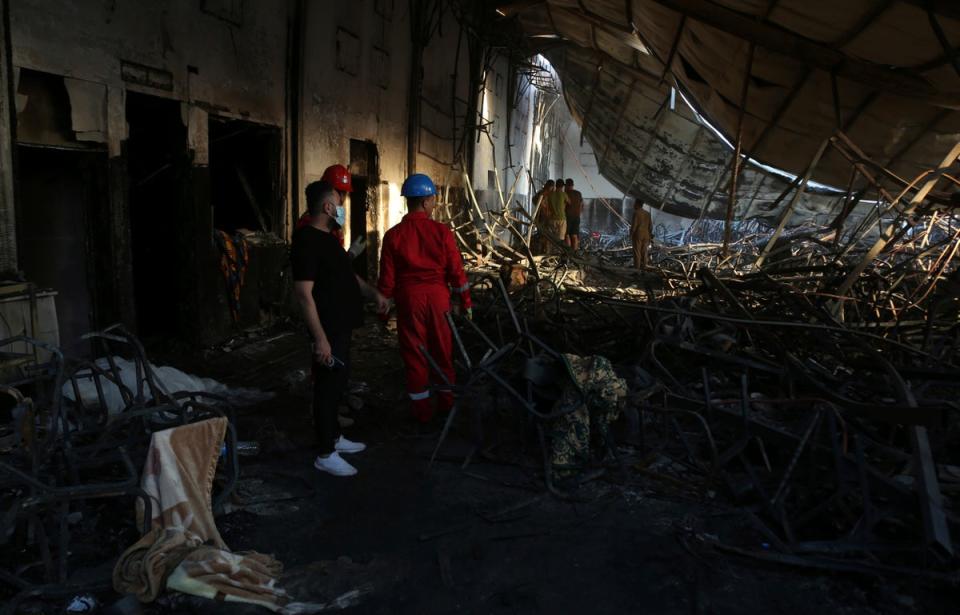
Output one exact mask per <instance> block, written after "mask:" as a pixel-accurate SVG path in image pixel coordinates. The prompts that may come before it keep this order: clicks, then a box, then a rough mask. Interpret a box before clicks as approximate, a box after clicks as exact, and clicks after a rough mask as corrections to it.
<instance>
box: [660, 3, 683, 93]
mask: <svg viewBox="0 0 960 615" xmlns="http://www.w3.org/2000/svg"><path fill="white" fill-rule="evenodd" d="M686 25H687V16H686V15H681V16H680V25H679V26H678V27H677V34H676V36H674V37H673V43H672V44H671V45H670V53H668V54H667V61H666V62H664V63H663V74H661V75H660V85H663V80H664V79H666V78H667V73H669V72H670V67H671V66H672V65H673V58H674V57H675V56H676V55H677V48H678V47H679V46H680V38H681V37H682V36H683V28H684V26H686Z"/></svg>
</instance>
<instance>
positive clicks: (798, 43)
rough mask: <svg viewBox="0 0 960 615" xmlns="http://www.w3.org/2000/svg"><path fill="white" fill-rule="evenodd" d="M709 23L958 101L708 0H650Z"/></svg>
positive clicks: (894, 88) (915, 92) (864, 78)
mask: <svg viewBox="0 0 960 615" xmlns="http://www.w3.org/2000/svg"><path fill="white" fill-rule="evenodd" d="M653 1H654V2H656V3H657V4H660V5H662V6H665V7H667V8H669V9H672V10H674V11H677V12H679V13H681V14H684V15H687V16H688V17H690V18H692V19H695V20H697V21H699V22H701V23H704V24H706V25H708V26H711V27H713V28H716V29H718V30H721V31H723V32H727V33H728V34H732V35H734V36H738V37H740V38H742V39H744V40H747V41H750V42H753V43H755V44H757V45H760V46H761V47H763V48H765V49H768V50H770V51H773V52H776V53H779V54H781V55H784V56H787V57H790V58H793V59H796V60H799V61H801V62H803V63H804V64H807V65H808V66H812V67H814V68H819V69H822V70H825V71H827V72H830V71H836V73H837V75H838V76H841V77H844V78H846V79H850V80H851V81H856V82H858V83H862V84H864V85H867V86H869V87H871V88H873V89H885V90H889V91H891V92H895V93H897V94H900V95H902V96H907V97H911V98H921V99H925V100H930V101H931V102H941V103H943V104H945V105H952V106H956V105H957V100H956V97H949V96H942V95H941V93H940V92H939V91H938V90H937V89H936V88H935V87H934V86H933V85H932V84H931V83H930V82H928V81H927V80H926V79H924V78H922V77H920V76H919V75H915V74H912V73H910V72H907V71H904V70H902V69H898V70H893V69H890V68H887V67H885V66H881V65H879V64H874V63H872V62H867V61H865V60H860V59H858V58H855V57H852V56H848V55H846V54H844V53H843V52H842V51H839V50H836V49H832V48H831V47H829V46H827V45H824V44H821V43H818V42H816V41H813V40H810V39H808V38H805V37H802V36H800V35H798V34H796V33H794V32H792V31H790V30H787V29H786V28H781V27H780V26H777V25H774V24H769V23H762V22H760V21H758V20H757V19H756V17H754V16H750V15H745V14H743V13H738V12H736V11H733V10H730V9H728V8H726V7H723V6H720V5H717V4H714V3H712V2H709V1H707V0H653Z"/></svg>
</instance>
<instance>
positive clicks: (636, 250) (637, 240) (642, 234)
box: [630, 201, 653, 269]
mask: <svg viewBox="0 0 960 615" xmlns="http://www.w3.org/2000/svg"><path fill="white" fill-rule="evenodd" d="M652 238H653V220H652V218H650V214H649V213H648V212H647V211H646V210H645V209H644V208H643V201H634V203H633V222H632V223H631V224H630V239H631V240H633V265H634V267H636V268H637V269H646V268H647V250H649V248H650V240H651V239H652Z"/></svg>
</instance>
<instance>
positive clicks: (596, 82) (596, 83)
mask: <svg viewBox="0 0 960 615" xmlns="http://www.w3.org/2000/svg"><path fill="white" fill-rule="evenodd" d="M594 73H595V74H594V76H593V84H592V85H591V86H590V101H589V102H588V103H587V110H586V111H585V112H584V114H583V125H582V126H581V127H580V147H583V135H585V134H587V126H589V124H590V117H591V111H593V101H594V100H596V98H597V91H598V90H599V89H600V75H601V73H603V61H602V60H601V62H600V64H599V65H598V66H597V69H596V71H594Z"/></svg>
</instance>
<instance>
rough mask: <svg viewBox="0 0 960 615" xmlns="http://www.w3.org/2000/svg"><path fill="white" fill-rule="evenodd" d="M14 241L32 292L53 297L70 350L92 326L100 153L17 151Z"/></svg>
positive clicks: (102, 182) (101, 190)
mask: <svg viewBox="0 0 960 615" xmlns="http://www.w3.org/2000/svg"><path fill="white" fill-rule="evenodd" d="M17 161H18V165H17V181H18V182H19V191H20V192H19V199H18V200H19V202H20V207H18V210H17V211H18V219H17V239H18V243H19V253H20V254H19V256H20V266H21V267H22V268H23V272H24V274H25V275H26V278H27V279H28V280H30V281H31V282H33V283H34V284H36V285H37V287H38V288H40V289H44V288H52V289H54V290H55V291H57V298H56V306H57V320H58V321H59V328H60V340H61V344H62V345H63V346H64V347H67V348H69V349H71V350H78V351H81V352H82V348H81V347H80V346H77V345H75V343H76V341H77V339H78V338H79V337H80V336H81V335H83V334H84V333H87V332H89V331H90V330H91V329H93V328H95V327H96V326H98V324H104V323H97V319H96V315H97V314H96V313H97V310H96V304H97V301H96V299H97V298H96V297H95V295H94V293H93V291H92V289H94V288H96V280H95V279H94V275H96V274H102V275H108V272H107V271H102V270H101V271H97V269H98V268H97V267H96V263H97V260H96V259H97V257H98V256H99V255H102V254H101V252H102V250H98V248H100V247H101V246H103V245H104V242H102V241H100V239H101V237H99V235H98V229H102V227H103V225H102V224H101V221H102V220H101V216H100V215H99V212H100V211H102V209H103V208H104V207H105V202H106V189H105V186H106V163H107V159H106V153H105V152H102V151H99V152H98V151H82V150H67V149H53V148H45V147H30V146H23V145H21V146H19V147H18V148H17Z"/></svg>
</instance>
